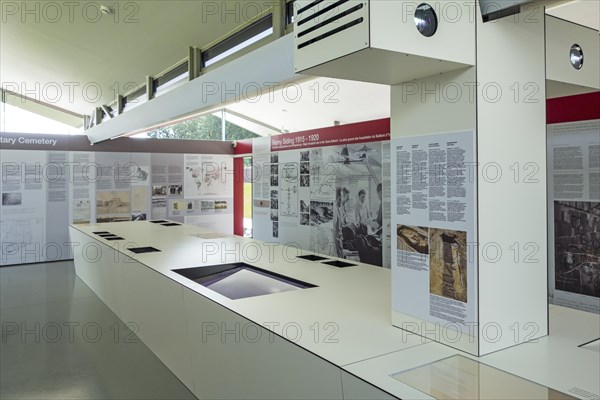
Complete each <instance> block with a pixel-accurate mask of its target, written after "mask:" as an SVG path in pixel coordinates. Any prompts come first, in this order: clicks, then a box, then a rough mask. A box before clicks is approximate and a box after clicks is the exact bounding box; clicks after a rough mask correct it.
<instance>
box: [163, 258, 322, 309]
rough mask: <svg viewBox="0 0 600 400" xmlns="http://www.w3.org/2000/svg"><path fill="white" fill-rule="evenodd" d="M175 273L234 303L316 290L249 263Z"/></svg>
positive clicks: (308, 285) (190, 269)
mask: <svg viewBox="0 0 600 400" xmlns="http://www.w3.org/2000/svg"><path fill="white" fill-rule="evenodd" d="M173 272H177V273H178V274H179V275H182V276H184V277H186V278H188V279H190V280H192V281H194V282H196V283H199V284H200V285H202V286H204V287H206V288H208V289H211V290H213V291H215V292H217V293H219V294H221V295H223V296H225V297H228V298H230V299H232V300H237V299H243V298H246V297H254V296H262V295H266V294H274V293H281V292H289V291H292V290H298V289H308V288H314V287H316V286H315V285H313V284H310V283H307V282H303V281H299V280H297V279H294V278H289V277H287V276H283V275H280V274H277V273H275V272H270V271H266V270H264V269H261V268H257V267H254V266H252V265H248V264H246V263H232V264H223V265H211V266H207V267H195V268H185V269H176V270H173Z"/></svg>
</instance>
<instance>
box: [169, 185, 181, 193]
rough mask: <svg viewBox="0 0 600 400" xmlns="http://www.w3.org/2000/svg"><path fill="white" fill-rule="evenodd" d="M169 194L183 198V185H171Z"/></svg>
mask: <svg viewBox="0 0 600 400" xmlns="http://www.w3.org/2000/svg"><path fill="white" fill-rule="evenodd" d="M169 194H170V195H171V196H183V185H169Z"/></svg>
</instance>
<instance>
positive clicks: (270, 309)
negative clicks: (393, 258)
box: [72, 221, 600, 398]
mask: <svg viewBox="0 0 600 400" xmlns="http://www.w3.org/2000/svg"><path fill="white" fill-rule="evenodd" d="M72 228H74V229H76V230H78V231H80V232H81V233H83V234H85V235H87V236H89V237H91V238H94V239H96V240H97V241H98V242H99V243H104V244H105V245H107V246H109V247H112V248H113V249H115V251H116V253H115V254H116V255H118V256H119V257H121V256H122V257H124V258H125V259H132V260H135V261H136V262H138V263H140V264H142V265H144V266H146V267H148V268H150V269H151V270H153V271H156V272H157V273H159V274H161V275H163V276H165V277H167V278H169V279H170V280H172V281H175V282H177V283H179V284H180V285H182V286H183V287H184V288H187V289H189V290H191V291H193V292H196V293H198V294H199V295H202V296H204V297H205V298H207V299H209V300H211V301H213V302H214V303H217V304H219V305H221V306H222V307H225V308H226V309H229V310H230V311H232V312H233V313H235V314H238V315H239V316H241V317H243V318H245V319H247V320H248V321H251V322H253V323H255V324H258V325H260V326H263V327H265V328H266V329H268V330H270V331H271V332H274V333H275V334H276V335H279V336H281V337H282V338H284V339H286V340H288V341H290V342H292V343H294V344H296V345H298V346H300V347H301V348H303V349H305V350H306V351H308V352H310V353H312V354H314V355H316V356H318V357H320V358H322V359H323V360H326V361H327V362H329V363H331V364H334V365H335V366H337V367H339V368H342V369H343V370H345V371H347V372H349V373H350V374H352V375H354V376H356V377H358V378H360V379H362V380H364V381H366V382H369V383H371V384H373V385H375V386H377V387H379V388H381V389H383V390H385V391H386V392H388V393H391V394H393V395H394V396H398V397H401V398H414V397H420V398H428V396H427V395H424V393H422V392H421V391H418V390H417V389H414V388H412V387H411V386H409V385H407V384H405V383H402V382H400V381H398V380H397V379H394V378H392V377H391V375H392V374H396V373H398V372H401V371H404V370H409V369H413V368H416V367H419V366H422V365H425V364H428V363H431V362H434V361H438V360H441V359H444V358H446V357H451V356H455V355H462V356H464V357H468V358H471V359H475V360H478V361H479V362H481V363H484V364H486V365H489V366H492V367H495V368H498V369H500V370H503V371H506V372H509V373H512V374H514V375H518V376H521V377H524V378H525V379H528V380H530V381H533V382H536V383H538V384H540V385H543V386H547V387H550V388H553V389H556V390H559V391H562V392H565V393H569V394H571V395H573V396H575V397H580V398H586V397H585V396H584V394H585V393H587V394H589V395H595V396H598V394H599V393H600V388H599V382H598V378H597V377H598V376H600V361H599V360H600V358H599V357H598V353H597V351H595V350H594V347H593V346H592V347H591V349H588V348H580V347H577V346H579V345H582V344H585V343H587V342H590V341H593V340H595V339H597V338H598V337H600V319H599V318H598V316H597V315H593V314H589V313H583V312H579V311H574V310H570V309H566V308H563V307H556V306H551V307H550V311H549V312H550V322H551V326H550V332H551V334H550V336H548V337H545V338H543V339H540V340H539V341H537V342H536V343H526V344H521V345H518V346H514V347H512V348H509V349H506V350H503V351H499V352H497V353H493V354H490V355H487V356H484V357H480V358H477V357H472V356H470V355H468V354H466V353H463V352H460V351H458V350H455V349H452V348H451V347H447V346H444V345H441V344H438V343H435V342H432V341H431V340H427V339H424V338H421V337H419V336H415V335H412V334H410V333H408V332H406V331H403V330H401V329H398V328H396V327H393V326H392V324H391V284H390V282H391V274H390V271H389V270H387V269H383V268H380V267H374V266H370V265H366V264H360V263H356V266H354V267H351V268H336V267H332V266H328V265H324V264H322V263H320V262H314V261H307V260H303V259H299V258H297V256H298V255H305V254H310V253H308V252H306V251H301V250H299V249H298V248H297V247H296V246H294V245H293V244H290V245H287V246H286V245H281V244H275V243H264V242H260V241H256V240H253V239H248V238H241V237H231V236H228V237H225V236H224V235H221V234H217V233H214V232H211V231H208V230H206V229H203V228H199V227H194V226H187V225H181V226H173V227H165V226H162V225H158V224H153V223H151V222H148V221H140V222H128V223H108V224H95V225H73V226H72ZM98 231H108V232H110V233H112V234H115V235H118V236H120V237H122V238H123V239H124V240H122V241H117V242H111V241H108V240H106V239H105V238H102V237H99V236H98V235H95V234H94V233H93V232H98ZM75 246H77V244H75ZM140 246H151V247H154V248H156V249H158V250H160V252H153V253H143V254H134V253H132V252H131V251H129V250H127V249H128V248H130V247H140ZM328 259H335V258H331V257H328ZM235 262H245V263H247V264H250V265H252V266H254V267H258V268H260V269H263V270H265V271H269V272H272V273H276V274H280V275H283V276H285V277H288V278H292V279H294V280H298V281H302V282H306V283H309V284H312V285H315V286H316V287H312V288H308V289H302V290H293V291H288V292H283V293H274V294H269V295H262V296H255V297H248V298H241V299H237V300H232V299H230V298H228V297H226V296H223V295H221V294H219V293H217V292H215V291H213V290H211V289H209V288H207V287H205V286H203V285H201V284H199V283H196V282H194V281H192V280H190V279H188V278H186V277H184V276H182V275H180V274H179V273H177V272H174V271H173V270H177V269H184V268H192V267H202V266H210V265H219V264H227V263H235ZM530 328H531V327H520V328H519V331H518V332H510V333H509V332H506V333H505V334H527V333H528V329H530ZM434 334H435V333H434ZM588 398H589V397H588Z"/></svg>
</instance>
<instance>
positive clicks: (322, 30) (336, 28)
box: [295, 0, 367, 50]
mask: <svg viewBox="0 0 600 400" xmlns="http://www.w3.org/2000/svg"><path fill="white" fill-rule="evenodd" d="M366 12H367V6H366V3H365V2H363V1H352V0H338V1H331V0H329V1H327V0H315V1H312V2H310V3H309V4H307V5H306V6H304V7H302V8H300V9H299V10H298V13H297V23H296V28H295V29H296V32H297V39H296V46H297V49H298V50H300V49H303V48H306V47H309V46H311V45H313V44H315V43H318V42H320V41H322V40H324V39H327V38H330V37H332V36H334V35H337V34H339V33H341V32H344V31H347V30H349V29H352V28H354V27H356V26H358V25H361V24H363V23H365V13H366Z"/></svg>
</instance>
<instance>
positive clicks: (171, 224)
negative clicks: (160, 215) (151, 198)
mask: <svg viewBox="0 0 600 400" xmlns="http://www.w3.org/2000/svg"><path fill="white" fill-rule="evenodd" d="M161 225H162V226H179V225H181V224H178V223H176V222H169V223H167V224H161Z"/></svg>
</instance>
